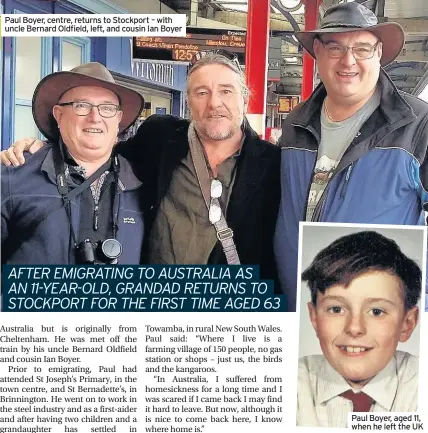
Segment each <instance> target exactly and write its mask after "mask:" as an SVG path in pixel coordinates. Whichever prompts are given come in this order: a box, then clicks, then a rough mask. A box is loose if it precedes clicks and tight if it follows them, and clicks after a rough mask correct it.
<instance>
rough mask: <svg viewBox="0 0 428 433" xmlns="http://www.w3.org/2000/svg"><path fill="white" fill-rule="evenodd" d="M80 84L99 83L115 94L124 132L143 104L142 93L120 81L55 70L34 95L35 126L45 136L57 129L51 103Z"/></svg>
mask: <svg viewBox="0 0 428 433" xmlns="http://www.w3.org/2000/svg"><path fill="white" fill-rule="evenodd" d="M81 86H95V87H102V88H104V89H107V90H110V91H111V92H113V93H115V94H116V95H117V96H118V98H119V100H120V107H121V110H122V112H123V115H122V119H121V121H120V124H119V133H122V132H124V131H125V130H126V129H127V128H129V127H130V126H131V125H132V124H133V123H134V122H135V120H137V118H138V116H139V115H140V113H141V111H142V109H143V107H144V98H143V96H142V95H140V94H139V93H138V92H136V91H134V90H131V89H128V88H127V87H125V86H121V85H120V84H115V83H111V82H109V81H105V80H102V79H98V78H92V77H90V76H87V75H83V74H79V73H75V72H68V71H62V72H55V73H53V74H50V75H48V76H46V77H45V78H43V79H42V80H41V81H40V83H39V84H38V85H37V87H36V90H35V91H34V95H33V103H32V107H33V118H34V121H35V122H36V125H37V127H38V128H39V130H40V131H41V132H42V134H43V135H44V136H45V137H46V138H48V139H50V140H57V138H58V130H53V126H54V122H52V109H53V107H54V106H55V105H56V104H57V103H58V101H59V99H60V98H61V96H62V95H63V94H64V93H65V92H67V91H68V90H70V89H72V88H74V87H81Z"/></svg>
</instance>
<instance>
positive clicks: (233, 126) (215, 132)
mask: <svg viewBox="0 0 428 433" xmlns="http://www.w3.org/2000/svg"><path fill="white" fill-rule="evenodd" d="M213 114H217V113H213ZM219 114H220V113H219ZM221 114H222V113H221ZM225 117H227V118H228V119H230V117H228V116H226V115H225ZM243 120H244V117H243V115H240V116H239V118H238V119H237V121H236V122H232V123H230V124H229V125H228V126H227V127H224V128H222V129H219V128H218V127H217V126H216V125H210V122H209V121H208V122H201V121H198V120H195V119H192V121H193V123H194V125H195V129H196V131H197V132H198V134H199V135H200V136H202V137H206V138H208V139H210V140H214V141H222V140H227V139H228V138H231V137H233V136H234V135H235V134H236V133H237V132H238V131H239V130H240V129H241V125H242V122H243Z"/></svg>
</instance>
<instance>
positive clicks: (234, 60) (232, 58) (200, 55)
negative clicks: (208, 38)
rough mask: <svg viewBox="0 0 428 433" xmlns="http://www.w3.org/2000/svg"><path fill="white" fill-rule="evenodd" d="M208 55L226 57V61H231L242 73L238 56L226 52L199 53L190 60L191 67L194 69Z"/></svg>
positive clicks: (210, 51)
mask: <svg viewBox="0 0 428 433" xmlns="http://www.w3.org/2000/svg"><path fill="white" fill-rule="evenodd" d="M207 54H217V55H219V56H223V57H226V59H228V60H230V61H231V62H232V63H234V64H235V66H236V67H237V68H238V69H239V70H240V71H241V70H242V68H241V65H240V64H239V59H238V56H237V55H236V54H233V53H231V52H230V51H226V50H209V51H197V52H196V53H195V54H194V55H193V56H192V58H191V59H190V67H193V66H194V65H195V63H197V62H198V61H199V60H201V59H203V58H204V57H205V56H206V55H207Z"/></svg>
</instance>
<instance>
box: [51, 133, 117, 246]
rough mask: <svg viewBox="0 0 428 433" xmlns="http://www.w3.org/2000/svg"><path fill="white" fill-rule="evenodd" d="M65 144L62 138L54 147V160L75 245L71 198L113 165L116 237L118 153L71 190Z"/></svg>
mask: <svg viewBox="0 0 428 433" xmlns="http://www.w3.org/2000/svg"><path fill="white" fill-rule="evenodd" d="M63 146H64V144H63V142H62V140H61V139H60V141H59V143H58V146H54V147H52V152H53V161H54V166H55V174H56V181H57V188H58V192H59V194H60V195H61V198H62V202H63V205H64V208H65V211H66V213H67V218H68V221H69V224H70V230H71V235H72V237H73V242H74V245H75V246H76V245H77V243H78V242H77V238H76V234H75V232H74V229H73V224H72V219H71V205H70V203H71V200H72V199H73V198H75V197H77V196H78V195H79V194H81V193H82V192H83V191H84V190H86V189H88V188H89V187H90V186H91V184H92V183H93V182H94V181H95V180H97V179H98V178H99V177H100V176H101V174H103V173H104V172H105V171H106V170H108V169H110V168H111V167H112V168H113V173H114V178H115V193H114V197H113V201H112V215H113V218H112V221H113V238H116V233H117V228H118V218H119V211H118V210H116V204H117V203H116V200H117V195H118V187H119V161H118V159H117V155H114V156H113V157H111V158H109V160H108V161H106V162H105V163H104V164H103V165H102V166H101V167H100V168H98V170H97V171H95V173H93V174H92V175H91V176H89V177H88V178H87V179H85V180H84V181H83V182H82V183H81V184H80V185H78V186H76V188H73V189H72V190H71V191H69V188H68V183H67V175H66V169H67V165H66V163H65V157H64V149H63ZM95 218H96V219H98V214H95ZM95 222H96V221H95ZM96 225H97V224H96Z"/></svg>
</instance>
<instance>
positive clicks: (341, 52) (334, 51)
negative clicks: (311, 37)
mask: <svg viewBox="0 0 428 433" xmlns="http://www.w3.org/2000/svg"><path fill="white" fill-rule="evenodd" d="M318 40H319V41H320V42H321V43H322V44H323V46H324V47H325V48H326V49H327V55H328V57H330V58H331V59H341V58H342V57H344V56H346V54H347V53H348V50H351V52H352V55H353V56H354V58H355V59H356V60H367V59H371V58H372V57H373V56H374V53H375V51H376V48H377V47H378V45H379V44H380V42H381V41H377V42H376V43H375V44H374V45H370V44H365V45H361V46H357V47H346V46H344V45H341V44H338V43H336V42H324V41H323V40H322V39H321V38H318Z"/></svg>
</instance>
